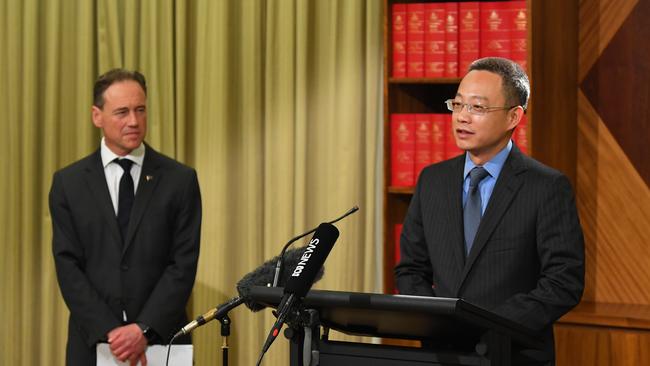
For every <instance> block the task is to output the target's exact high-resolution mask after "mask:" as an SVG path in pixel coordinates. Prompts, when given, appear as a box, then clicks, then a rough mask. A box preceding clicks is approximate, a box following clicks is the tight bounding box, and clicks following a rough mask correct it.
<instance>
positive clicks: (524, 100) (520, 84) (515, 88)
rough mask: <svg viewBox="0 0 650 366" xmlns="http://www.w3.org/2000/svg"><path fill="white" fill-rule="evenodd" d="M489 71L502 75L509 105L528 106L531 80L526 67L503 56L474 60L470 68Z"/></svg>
mask: <svg viewBox="0 0 650 366" xmlns="http://www.w3.org/2000/svg"><path fill="white" fill-rule="evenodd" d="M473 70H477V71H479V70H481V71H489V72H493V73H495V74H497V75H499V76H501V80H503V93H504V95H505V97H506V103H507V104H508V106H511V105H515V106H516V105H520V106H522V107H523V108H524V110H526V108H528V97H529V96H530V82H529V81H528V75H526V72H525V71H524V69H522V68H521V66H519V64H517V63H516V62H514V61H512V60H508V59H507V58H501V57H485V58H481V59H478V60H476V61H474V62H472V64H471V65H469V70H467V72H470V71H473Z"/></svg>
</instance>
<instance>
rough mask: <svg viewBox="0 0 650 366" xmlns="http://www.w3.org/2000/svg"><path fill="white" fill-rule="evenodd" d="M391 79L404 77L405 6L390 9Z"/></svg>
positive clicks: (394, 5)
mask: <svg viewBox="0 0 650 366" xmlns="http://www.w3.org/2000/svg"><path fill="white" fill-rule="evenodd" d="M392 11H393V14H392V30H393V35H392V46H393V74H392V75H393V77H396V78H403V77H406V4H393V7H392Z"/></svg>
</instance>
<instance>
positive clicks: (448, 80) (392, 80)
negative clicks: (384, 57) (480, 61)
mask: <svg viewBox="0 0 650 366" xmlns="http://www.w3.org/2000/svg"><path fill="white" fill-rule="evenodd" d="M460 80H461V78H389V79H388V82H389V83H390V84H460Z"/></svg>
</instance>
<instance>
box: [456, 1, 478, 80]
mask: <svg viewBox="0 0 650 366" xmlns="http://www.w3.org/2000/svg"><path fill="white" fill-rule="evenodd" d="M479 19H480V18H479V3H478V1H471V2H464V3H460V4H459V5H458V29H459V30H458V63H459V65H458V72H459V74H460V76H462V75H464V74H465V73H466V72H467V69H469V65H470V64H471V63H472V62H474V60H476V59H477V58H478V57H479Z"/></svg>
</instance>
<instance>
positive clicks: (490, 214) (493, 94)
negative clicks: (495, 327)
mask: <svg viewBox="0 0 650 366" xmlns="http://www.w3.org/2000/svg"><path fill="white" fill-rule="evenodd" d="M529 90H530V86H529V82H528V77H527V76H526V74H525V72H524V71H523V70H522V69H521V68H520V67H519V66H518V65H517V64H516V63H514V62H512V61H510V60H507V59H503V58H485V59H480V60H477V61H475V62H474V63H473V64H472V65H471V66H470V68H469V72H468V73H467V74H466V75H465V77H464V78H463V80H462V81H461V83H460V85H459V86H458V92H457V93H456V96H455V98H454V99H450V100H448V101H447V102H446V103H447V106H448V108H449V109H450V110H451V111H452V112H453V114H452V120H453V122H452V126H453V134H454V138H455V140H456V144H457V145H458V147H460V148H461V149H463V150H465V151H466V153H465V154H463V155H461V156H458V157H456V158H454V159H451V160H447V161H444V162H441V163H439V164H435V165H432V166H429V167H427V168H425V169H424V170H423V171H422V173H421V175H420V178H419V179H418V182H417V186H416V188H415V193H414V195H413V198H412V200H411V203H410V206H409V209H408V212H407V215H406V218H405V220H404V226H403V231H402V236H401V242H400V250H401V261H400V263H399V264H398V265H397V267H396V268H395V276H396V282H397V287H398V289H399V291H400V293H402V294H409V295H422V296H440V297H455V298H463V299H465V300H467V301H468V302H471V303H473V304H476V305H479V306H481V307H484V308H485V309H488V310H491V311H493V312H495V313H497V314H499V315H502V316H504V317H506V318H509V319H511V320H513V321H515V322H517V323H519V324H522V325H524V326H526V327H528V328H530V329H532V330H535V331H538V332H540V338H541V339H542V340H543V342H544V347H542V349H538V350H530V349H529V350H522V351H521V352H520V353H519V354H518V355H517V357H518V358H516V360H517V361H516V362H517V363H524V364H527V363H530V364H538V363H541V364H548V363H553V360H554V345H553V328H552V325H553V322H555V321H556V320H557V319H558V318H559V317H560V316H562V315H563V314H565V313H566V312H567V311H569V310H570V309H571V308H572V307H574V306H575V305H576V304H577V303H578V302H579V301H580V298H581V296H582V292H583V288H584V239H583V235H582V229H581V227H580V222H579V220H578V215H577V211H576V207H575V201H574V197H573V193H572V189H571V185H570V183H569V181H568V179H567V178H566V177H565V176H564V175H562V174H561V173H560V172H558V171H556V170H554V169H552V168H549V167H547V166H544V165H543V164H541V163H539V162H537V161H535V160H534V159H531V158H529V157H527V156H525V155H523V154H522V153H521V152H520V151H519V149H518V148H517V146H515V145H514V144H513V143H512V141H511V140H510V138H511V136H512V133H513V131H514V129H515V128H516V127H517V124H518V123H519V122H520V121H521V118H522V116H523V114H524V111H525V110H526V107H527V104H528V96H529ZM537 123H542V124H543V123H544V121H538V122H537Z"/></svg>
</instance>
